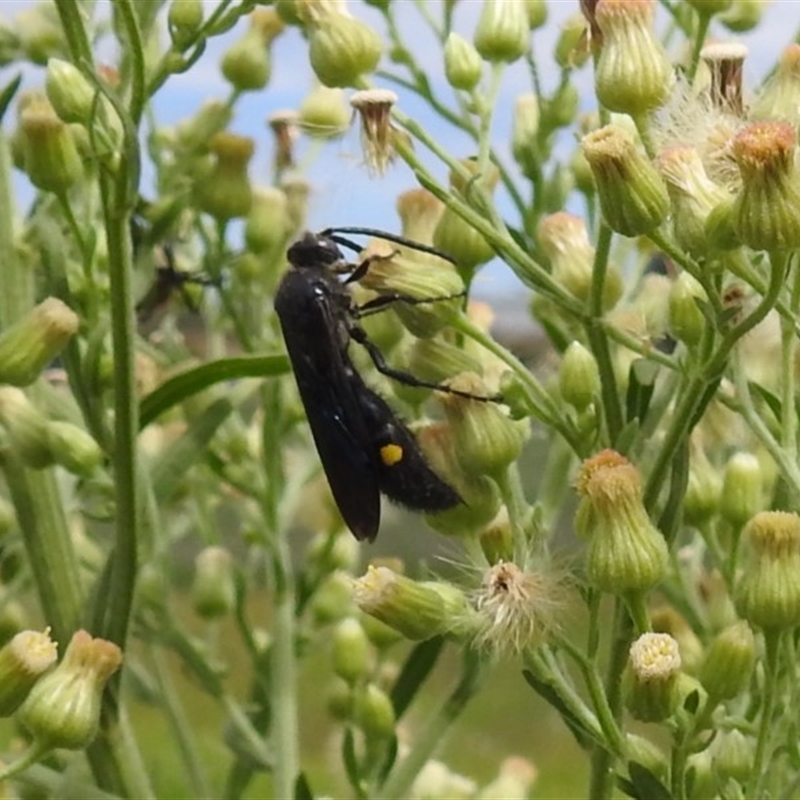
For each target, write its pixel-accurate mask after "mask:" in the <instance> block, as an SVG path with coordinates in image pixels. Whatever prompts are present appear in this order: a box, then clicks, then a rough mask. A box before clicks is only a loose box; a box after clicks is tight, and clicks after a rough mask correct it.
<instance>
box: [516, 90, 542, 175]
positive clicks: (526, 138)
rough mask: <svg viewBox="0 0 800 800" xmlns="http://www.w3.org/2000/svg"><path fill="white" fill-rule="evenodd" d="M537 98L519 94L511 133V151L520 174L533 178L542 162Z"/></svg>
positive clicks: (533, 95) (532, 95) (539, 115)
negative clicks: (520, 171)
mask: <svg viewBox="0 0 800 800" xmlns="http://www.w3.org/2000/svg"><path fill="white" fill-rule="evenodd" d="M540 117H541V114H540V113H539V98H538V97H537V96H536V95H535V94H533V93H531V94H523V95H520V96H519V97H518V98H517V100H516V102H515V104H514V126H513V129H512V133H511V153H512V154H513V156H514V160H515V161H516V162H517V164H519V166H520V169H521V170H522V174H523V175H524V176H525V177H526V178H528V179H533V178H534V177H535V176H536V175H537V174H538V172H539V170H540V168H541V164H542V154H541V152H540V151H539V144H538V136H539V121H540Z"/></svg>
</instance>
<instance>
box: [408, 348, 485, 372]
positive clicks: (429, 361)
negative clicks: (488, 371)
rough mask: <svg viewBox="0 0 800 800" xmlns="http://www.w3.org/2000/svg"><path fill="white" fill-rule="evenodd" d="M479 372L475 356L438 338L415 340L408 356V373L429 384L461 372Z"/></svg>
mask: <svg viewBox="0 0 800 800" xmlns="http://www.w3.org/2000/svg"><path fill="white" fill-rule="evenodd" d="M480 370H481V364H480V361H479V360H478V359H477V358H476V357H475V356H472V355H471V354H470V353H468V352H467V351H466V350H464V349H462V348H461V347H457V346H456V345H455V344H450V342H447V341H445V340H443V339H441V338H438V337H437V338H433V339H416V340H415V341H414V344H413V345H412V346H411V349H410V351H409V354H408V371H409V372H410V373H411V374H412V375H416V376H417V377H419V378H421V379H422V380H424V381H429V382H430V383H442V382H443V381H446V380H448V379H450V378H452V377H453V376H454V375H458V374H459V373H461V372H473V373H478V372H480Z"/></svg>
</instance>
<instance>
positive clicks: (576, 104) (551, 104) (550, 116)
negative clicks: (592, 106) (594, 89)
mask: <svg viewBox="0 0 800 800" xmlns="http://www.w3.org/2000/svg"><path fill="white" fill-rule="evenodd" d="M579 108H580V95H579V94H578V87H577V86H575V84H574V83H562V84H560V85H559V87H558V89H557V90H556V92H555V94H554V95H553V96H552V97H551V98H550V99H549V100H548V101H547V102H545V103H543V104H542V122H541V127H542V129H543V130H545V131H554V130H556V129H557V128H566V127H567V126H568V125H572V123H573V122H574V121H575V117H576V116H577V115H578V109H579Z"/></svg>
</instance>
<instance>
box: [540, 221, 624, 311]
mask: <svg viewBox="0 0 800 800" xmlns="http://www.w3.org/2000/svg"><path fill="white" fill-rule="evenodd" d="M536 234H537V238H538V240H539V244H540V246H541V248H542V250H543V251H544V253H545V255H546V256H547V257H548V259H549V260H550V270H551V272H552V275H553V279H554V280H555V281H556V282H558V283H559V284H560V285H561V286H564V287H566V288H567V289H568V290H569V291H570V292H571V293H572V294H573V295H575V297H577V298H578V299H579V300H582V301H583V302H587V301H588V300H589V296H590V294H591V291H592V281H593V276H594V255H595V253H594V247H592V245H591V243H590V241H589V234H588V232H587V231H586V223H585V222H584V221H583V220H582V219H581V218H580V217H576V216H574V215H573V214H568V213H567V212H566V211H559V212H557V213H555V214H549V215H547V216H544V217H542V219H541V220H540V222H539V227H538V229H537V231H536ZM623 288H624V287H623V282H622V276H621V275H620V272H619V270H618V269H617V268H616V267H614V266H613V265H609V268H608V270H607V272H606V280H605V284H604V286H603V308H604V310H606V311H608V310H610V309H612V308H613V307H614V306H615V305H616V303H617V301H618V300H619V299H620V297H621V296H622V291H623Z"/></svg>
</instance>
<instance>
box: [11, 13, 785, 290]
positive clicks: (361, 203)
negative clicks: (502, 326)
mask: <svg viewBox="0 0 800 800" xmlns="http://www.w3.org/2000/svg"><path fill="white" fill-rule="evenodd" d="M105 1H106V0H101V2H99V3H98V8H99V9H101V10H102V6H103V5H104V2H105ZM146 1H147V0H139V2H146ZM393 2H394V6H395V8H396V9H398V11H397V12H396V13H397V17H398V20H399V21H400V24H401V28H402V29H403V30H404V31H405V33H406V35H407V41H408V42H410V43H412V48H411V49H413V51H414V52H415V53H416V54H417V56H418V58H419V59H420V62H421V63H422V64H423V65H424V66H425V67H426V69H427V73H428V77H429V79H430V81H431V83H432V84H433V86H434V89H435V90H436V91H437V93H438V94H439V95H440V96H441V97H442V98H443V99H447V98H449V97H450V96H451V90H450V89H449V87H448V86H447V85H446V83H445V81H444V77H443V68H442V65H441V54H440V51H439V49H438V46H437V45H436V44H435V41H434V39H433V37H432V36H430V35H428V34H427V31H426V29H425V26H424V24H423V23H422V22H421V21H420V16H419V14H418V12H417V9H416V3H415V2H413V0H393ZM30 5H31V2H30V0H4V2H2V3H0V14H2V16H3V18H5V19H6V20H7V21H8V20H13V17H14V14H15V13H16V12H17V11H18V10H19V9H20V8H25V7H30ZM205 5H206V7H207V9H211V8H213V7H214V6H215V5H216V0H205ZM430 5H431V8H432V9H433V10H434V12H437V11H438V9H437V6H438V5H439V0H432V2H431V3H430ZM350 7H351V9H352V10H353V13H354V14H355V15H356V16H358V17H359V18H361V19H363V20H364V21H366V22H369V23H371V24H373V25H374V26H375V27H376V28H378V29H379V30H382V17H381V15H380V14H379V13H377V12H376V11H375V10H374V9H373V8H370V7H368V6H366V5H365V4H363V3H361V2H358V1H357V0H351V2H350ZM548 7H549V9H550V16H549V20H548V22H547V24H546V26H545V27H544V28H542V29H540V30H538V31H536V32H535V33H534V35H533V47H534V51H535V52H536V53H537V55H540V56H541V59H540V75H541V79H542V83H543V85H544V87H545V88H546V89H551V88H552V87H553V84H554V82H555V80H556V79H557V70H556V68H555V66H554V64H553V61H552V58H551V56H550V53H551V52H552V50H553V43H554V42H555V40H556V38H557V37H558V34H559V30H560V26H561V24H562V23H563V21H564V20H565V19H566V18H567V17H568V16H569V15H570V14H574V13H577V11H578V0H550V2H549V3H548ZM480 9H481V0H459V1H458V3H457V5H456V10H455V24H456V29H457V30H458V31H459V32H460V33H461V34H462V35H464V36H466V37H468V38H469V37H471V35H472V32H473V30H474V27H475V23H476V21H477V18H478V15H479V12H480ZM662 16H663V15H662ZM245 25H246V22H244V21H241V22H240V23H239V25H238V26H237V27H236V28H235V29H234V30H233V31H232V32H230V33H229V34H227V35H226V36H224V37H221V38H220V39H218V40H214V41H212V42H211V43H210V45H209V47H208V49H207V51H206V53H205V54H204V56H203V58H202V59H201V60H200V62H199V63H198V64H197V65H195V67H194V68H193V69H192V70H191V71H190V72H188V73H187V74H185V75H181V76H175V77H173V78H171V79H170V81H169V83H168V84H167V85H166V86H165V87H164V88H163V89H162V90H161V92H160V93H159V94H158V96H157V97H156V104H155V108H156V115H157V118H158V119H159V120H160V121H161V122H162V123H164V124H172V123H174V122H176V121H178V120H180V119H182V118H184V117H187V116H189V115H191V114H192V113H193V112H194V111H195V110H196V109H197V108H198V107H199V105H200V104H201V103H202V102H203V100H204V99H207V98H210V97H218V98H224V97H225V96H226V95H227V93H228V87H227V84H226V83H225V81H224V79H223V78H222V76H221V75H220V73H219V67H218V64H219V59H220V56H221V53H222V52H224V50H225V48H226V47H227V46H228V45H229V43H230V42H231V41H232V38H234V37H236V36H238V35H239V34H240V33H241V31H243V30H244V28H245ZM798 28H800V0H774V2H772V3H771V4H770V5H769V6H768V8H767V10H766V13H765V19H764V22H763V23H762V25H761V26H760V27H759V29H758V30H757V31H756V33H754V34H752V33H751V34H745V35H742V36H738V37H732V36H731V34H730V33H728V32H727V31H725V29H724V28H722V27H721V26H718V25H717V26H712V30H711V35H712V36H716V37H717V38H719V39H731V38H736V39H737V40H739V41H743V42H744V43H746V44H748V46H749V48H750V57H749V59H748V62H747V64H746V69H745V76H746V77H745V80H746V83H747V84H748V85H749V86H751V87H752V86H755V85H756V84H757V82H758V80H759V78H760V77H761V76H762V75H763V74H764V73H765V71H766V70H767V69H769V68H770V67H771V65H772V63H773V62H774V59H775V58H776V56H777V55H778V54H779V53H780V51H781V50H782V48H783V47H784V46H785V45H786V44H787V43H788V42H790V41H791V40H792V39H793V37H794V36H795V35H796V33H797V30H798ZM165 41H166V33H165ZM272 57H273V58H272V64H273V68H272V78H271V81H270V83H269V85H268V86H267V88H266V89H264V90H262V91H260V92H255V93H250V94H247V95H245V96H244V97H243V98H242V100H241V101H240V102H239V104H238V105H237V113H236V117H235V119H234V122H233V125H232V128H233V130H235V131H236V132H238V133H243V134H247V135H250V136H252V137H254V138H255V140H256V142H257V143H258V149H257V153H256V157H255V158H254V160H253V164H252V172H251V177H252V180H253V182H254V183H256V184H259V183H264V182H266V181H267V180H268V177H269V158H270V147H269V134H268V132H267V130H266V127H265V118H266V117H267V116H268V115H269V114H271V113H272V112H274V111H276V110H278V109H286V108H296V107H297V106H298V105H299V103H300V102H301V101H302V98H303V96H304V95H305V94H306V93H307V92H308V91H309V89H310V88H311V86H312V82H313V77H312V73H311V70H310V67H309V66H308V63H307V59H306V43H305V42H304V40H303V38H302V36H301V35H300V33H299V31H298V30H296V29H292V28H288V29H287V30H286V31H285V32H284V33H283V34H282V35H281V36H280V37H279V38H278V39H277V41H276V42H275V43H274V45H273V50H272ZM5 71H6V72H8V70H5ZM398 71H399V72H402V71H401V70H399V69H398ZM580 75H581V78H580V82H581V86H582V87H583V88H585V91H584V92H583V102H584V104H585V106H586V108H591V105H590V104H591V103H592V102H593V98H592V95H591V92H590V81H591V71H590V69H589V68H588V66H587V67H585V68H584V69H583V70H582V71H581V73H580ZM7 79H8V78H7V77H6V78H5V79H4V76H2V75H0V82H5V80H7ZM31 81H32V82H33V83H35V82H36V81H37V77H36V74H35V73H34V74H32V75H31ZM385 85H386V86H389V87H390V88H393V89H394V90H395V91H397V92H398V94H399V95H400V105H401V107H402V108H403V110H404V111H405V112H406V113H408V114H411V115H412V116H414V117H416V118H417V119H419V120H421V121H423V122H424V124H425V125H426V127H427V128H428V129H429V131H431V132H432V133H433V134H434V135H436V136H437V137H438V138H439V139H440V141H442V142H444V143H446V145H447V147H448V149H449V150H450V152H452V153H453V154H455V155H457V156H462V155H463V156H467V155H471V154H472V152H473V148H472V146H471V145H470V143H469V141H468V140H467V139H466V138H465V137H464V136H463V135H461V134H460V133H459V132H458V131H453V130H452V129H451V128H449V126H447V125H446V124H444V123H441V122H440V121H439V119H438V118H437V117H436V116H435V115H434V114H433V113H432V112H430V110H429V109H428V108H427V106H425V105H424V104H422V103H421V102H420V101H418V100H417V99H416V98H415V97H414V96H413V95H410V94H409V93H407V92H404V91H403V90H400V89H397V88H396V87H394V86H391V85H390V84H385ZM527 91H530V85H529V81H528V78H527V74H526V70H525V69H524V67H523V65H521V64H516V65H512V67H511V68H509V70H508V71H507V74H506V76H505V80H504V83H503V88H502V92H501V95H500V101H499V103H498V106H497V109H496V118H495V123H494V128H493V141H494V142H496V143H497V145H496V146H497V150H498V152H500V153H501V154H502V155H503V156H504V157H506V163H507V164H509V165H510V164H511V159H510V157H509V156H508V144H507V143H508V141H509V138H510V125H511V112H512V109H513V104H514V99H515V97H516V96H517V95H518V94H520V93H522V92H527ZM573 135H574V134H573V133H572V132H569V131H565V132H564V134H563V140H564V142H565V143H569V137H570V136H573ZM429 163H430V164H431V165H432V168H433V170H434V172H435V173H436V174H437V175H439V176H441V177H442V178H444V177H445V175H446V170H445V168H444V167H443V166H441V165H439V164H438V163H437V162H435V161H434V160H430V161H429ZM308 177H309V178H310V180H311V183H312V185H313V195H312V198H311V205H310V210H309V226H310V227H311V228H312V229H320V228H324V227H327V226H330V225H365V226H373V227H379V228H386V229H391V230H396V229H397V228H398V220H397V217H396V214H395V211H394V201H395V198H396V196H397V195H398V194H399V193H400V192H402V191H404V190H405V189H408V188H411V187H412V186H413V185H414V180H413V177H412V176H411V174H410V172H409V170H408V169H407V168H406V167H405V166H404V165H402V164H398V165H396V166H394V167H392V168H390V170H389V171H388V173H387V174H386V175H384V176H383V177H381V178H371V177H370V176H369V175H368V174H367V171H366V169H364V168H363V167H362V165H361V159H360V156H359V152H358V135H357V133H356V132H355V131H351V132H350V133H348V134H347V135H346V136H345V137H344V138H343V139H342V140H337V141H334V142H332V143H330V144H329V145H327V146H326V147H325V148H324V149H323V151H322V153H321V154H320V156H319V158H318V159H317V160H316V161H315V162H314V165H313V167H312V169H311V171H310V173H309V176H308ZM145 188H146V187H145ZM498 202H499V204H500V207H501V210H505V209H506V208H508V206H507V204H506V203H504V201H503V198H502V196H501V195H499V196H498ZM510 221H511V222H512V224H516V220H514V219H511V220H510ZM514 286H515V285H514V283H513V281H512V280H511V279H510V276H509V274H508V272H507V271H506V270H505V268H504V267H502V265H499V266H496V267H494V268H492V269H490V270H486V271H485V274H482V276H481V279H480V282H479V285H478V287H477V288H478V290H479V292H481V293H484V294H486V295H496V294H505V293H512V294H517V295H518V294H519V293H517V292H516V291H515V288H514Z"/></svg>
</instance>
